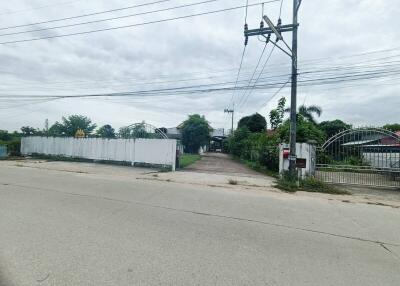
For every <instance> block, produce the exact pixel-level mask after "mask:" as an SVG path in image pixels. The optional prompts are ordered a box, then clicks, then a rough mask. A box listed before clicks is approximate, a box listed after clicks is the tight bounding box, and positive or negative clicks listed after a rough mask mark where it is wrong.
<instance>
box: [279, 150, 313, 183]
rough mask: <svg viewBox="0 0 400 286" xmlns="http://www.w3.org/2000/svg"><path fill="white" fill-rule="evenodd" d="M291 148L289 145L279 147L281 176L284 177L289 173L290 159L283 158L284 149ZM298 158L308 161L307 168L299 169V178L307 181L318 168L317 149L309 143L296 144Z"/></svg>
mask: <svg viewBox="0 0 400 286" xmlns="http://www.w3.org/2000/svg"><path fill="white" fill-rule="evenodd" d="M285 148H289V144H280V145H279V174H280V175H282V174H283V173H284V172H285V171H289V159H285V158H283V149H285ZM296 156H297V158H302V159H306V160H307V162H306V168H304V169H299V176H300V178H302V179H305V178H306V177H308V176H312V175H314V173H315V166H316V147H315V145H311V144H307V143H296Z"/></svg>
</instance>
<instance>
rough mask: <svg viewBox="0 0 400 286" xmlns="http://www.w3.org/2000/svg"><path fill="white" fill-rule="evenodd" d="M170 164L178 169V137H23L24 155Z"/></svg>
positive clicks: (22, 151) (22, 149)
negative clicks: (176, 160)
mask: <svg viewBox="0 0 400 286" xmlns="http://www.w3.org/2000/svg"><path fill="white" fill-rule="evenodd" d="M35 153H36V154H43V155H60V156H65V157H74V158H83V159H92V160H105V161H120V162H131V163H147V164H157V165H168V166H171V167H172V169H173V170H175V157H176V140H173V139H103V138H71V137H65V138H64V137H23V138H22V141H21V154H23V155H31V154H35Z"/></svg>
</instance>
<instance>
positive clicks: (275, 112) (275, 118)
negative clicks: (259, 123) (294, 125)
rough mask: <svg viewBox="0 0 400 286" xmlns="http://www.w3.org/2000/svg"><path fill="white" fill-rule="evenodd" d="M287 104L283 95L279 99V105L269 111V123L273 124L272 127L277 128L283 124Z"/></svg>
mask: <svg viewBox="0 0 400 286" xmlns="http://www.w3.org/2000/svg"><path fill="white" fill-rule="evenodd" d="M285 105H286V98H284V97H282V98H281V99H279V102H278V107H277V108H275V109H272V110H271V112H270V113H269V123H270V124H271V129H273V130H275V129H276V128H278V127H279V126H280V125H281V124H282V122H283V117H284V116H285Z"/></svg>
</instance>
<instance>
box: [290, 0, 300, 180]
mask: <svg viewBox="0 0 400 286" xmlns="http://www.w3.org/2000/svg"><path fill="white" fill-rule="evenodd" d="M300 4H301V0H293V33H292V91H291V97H290V141H289V142H290V149H289V173H290V177H291V178H295V177H296V175H297V174H296V159H297V156H296V134H297V30H298V19H297V14H298V11H299V7H300Z"/></svg>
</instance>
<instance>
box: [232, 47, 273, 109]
mask: <svg viewBox="0 0 400 286" xmlns="http://www.w3.org/2000/svg"><path fill="white" fill-rule="evenodd" d="M266 48H267V43H265V45H264V48H263V49H262V52H261V55H260V57H259V58H258V61H257V65H256V67H255V69H254V72H253V74H252V76H251V78H250V79H249V81H248V85H247V87H249V86H250V84H251V82H252V81H253V78H254V76H255V74H256V72H257V69H258V67H259V65H260V63H261V60H262V58H263V56H264V53H265V49H266ZM245 95H246V93H245V92H244V93H243V94H242V97H241V98H240V100H239V103H238V107H239V106H240V105H241V104H242V101H243V98H244V96H245Z"/></svg>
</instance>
